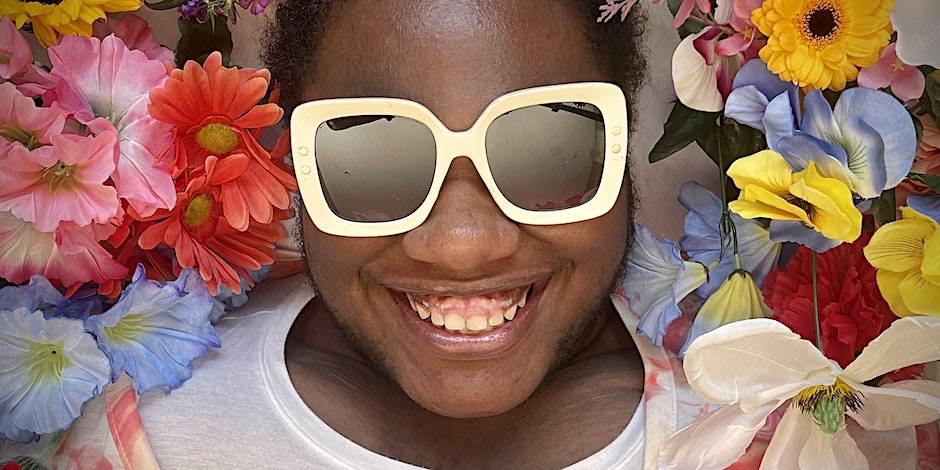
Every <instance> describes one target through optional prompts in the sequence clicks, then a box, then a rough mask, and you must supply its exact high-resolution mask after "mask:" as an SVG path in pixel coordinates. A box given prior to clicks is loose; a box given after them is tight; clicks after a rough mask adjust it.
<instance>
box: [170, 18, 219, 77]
mask: <svg viewBox="0 0 940 470" xmlns="http://www.w3.org/2000/svg"><path fill="white" fill-rule="evenodd" d="M176 24H177V26H178V27H179V30H180V40H179V42H178V43H177V45H176V63H177V64H178V65H179V66H180V67H182V66H183V64H185V63H186V61H188V60H195V61H196V62H199V63H200V64H201V63H203V62H205V61H206V58H207V57H209V54H211V53H212V52H214V51H219V52H221V53H222V63H223V64H228V63H230V62H231V57H232V47H233V46H232V33H231V31H229V29H228V23H226V22H224V21H207V22H205V23H199V22H196V21H190V20H184V19H183V18H179V20H177V22H176Z"/></svg>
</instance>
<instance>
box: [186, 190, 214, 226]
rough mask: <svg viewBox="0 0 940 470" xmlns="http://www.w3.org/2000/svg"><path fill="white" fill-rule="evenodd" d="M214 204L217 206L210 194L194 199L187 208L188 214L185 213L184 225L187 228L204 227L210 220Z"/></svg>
mask: <svg viewBox="0 0 940 470" xmlns="http://www.w3.org/2000/svg"><path fill="white" fill-rule="evenodd" d="M213 204H215V201H214V200H213V199H212V196H210V195H208V194H200V195H198V196H196V197H194V198H193V199H192V200H191V201H189V205H187V206H186V212H184V213H183V223H184V224H186V226H187V227H198V226H200V225H202V223H203V222H205V221H206V219H208V218H209V214H210V213H211V212H212V206H213Z"/></svg>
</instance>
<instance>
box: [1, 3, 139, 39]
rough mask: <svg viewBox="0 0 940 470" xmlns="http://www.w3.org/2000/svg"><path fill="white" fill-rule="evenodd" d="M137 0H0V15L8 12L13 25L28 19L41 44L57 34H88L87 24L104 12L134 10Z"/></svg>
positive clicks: (101, 15) (22, 23)
mask: <svg viewBox="0 0 940 470" xmlns="http://www.w3.org/2000/svg"><path fill="white" fill-rule="evenodd" d="M140 7H141V0H43V1H31V2H24V1H22V0H0V16H9V17H10V19H12V20H13V22H14V23H15V24H16V27H17V28H22V27H23V25H25V24H27V23H29V24H30V25H32V28H33V33H35V34H36V39H37V40H38V41H39V43H40V44H42V45H43V46H44V47H49V46H51V45H52V44H54V43H55V41H56V39H57V38H58V37H59V36H64V35H66V34H80V35H82V36H91V24H92V23H94V22H95V21H96V20H98V19H101V18H105V15H106V14H107V13H117V12H122V11H135V10H137V9H138V8H140Z"/></svg>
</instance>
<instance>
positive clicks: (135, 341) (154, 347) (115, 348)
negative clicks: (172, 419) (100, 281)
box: [85, 266, 221, 394]
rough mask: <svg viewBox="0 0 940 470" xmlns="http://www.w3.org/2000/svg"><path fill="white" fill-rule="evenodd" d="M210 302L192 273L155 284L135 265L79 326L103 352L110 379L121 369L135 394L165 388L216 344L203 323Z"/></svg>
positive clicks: (186, 375)
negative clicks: (106, 303) (117, 290)
mask: <svg viewBox="0 0 940 470" xmlns="http://www.w3.org/2000/svg"><path fill="white" fill-rule="evenodd" d="M212 306H213V302H212V298H211V297H210V296H209V292H208V290H207V289H206V284H205V283H204V282H203V281H202V279H200V278H199V276H198V275H197V274H196V273H195V272H194V271H192V270H189V269H187V270H183V271H182V272H181V273H180V276H179V278H178V279H177V280H176V281H174V282H169V283H166V284H161V283H159V282H156V281H151V280H149V279H147V278H146V273H145V272H144V268H143V267H142V266H138V267H137V270H136V271H135V272H134V278H133V280H132V281H131V283H130V285H128V286H127V288H126V289H125V290H124V293H122V294H121V298H120V299H119V300H118V301H117V303H116V304H114V306H113V307H111V308H110V309H109V310H108V311H107V312H105V313H103V314H101V315H93V316H91V317H88V319H87V320H85V328H87V329H88V331H90V332H91V333H92V334H94V335H95V338H97V340H98V346H99V347H100V348H101V350H102V351H104V353H105V354H106V355H107V356H108V360H109V361H110V364H111V380H112V381H115V380H117V379H118V377H120V375H121V374H122V373H124V372H126V373H127V375H129V376H130V377H131V379H132V380H133V382H134V387H135V388H136V389H137V393H138V394H142V393H144V392H146V391H148V390H150V389H152V388H157V387H161V388H163V389H164V390H165V391H167V392H169V391H170V390H173V389H175V388H177V387H179V386H180V385H182V384H183V382H185V381H186V380H188V379H189V378H190V377H192V373H193V368H192V362H193V360H195V359H196V358H199V357H202V356H203V355H205V353H206V351H208V350H209V348H210V347H213V348H217V347H219V346H220V345H221V344H220V342H219V337H218V335H216V333H215V330H214V329H213V328H212V325H210V324H209V313H210V312H211V311H212Z"/></svg>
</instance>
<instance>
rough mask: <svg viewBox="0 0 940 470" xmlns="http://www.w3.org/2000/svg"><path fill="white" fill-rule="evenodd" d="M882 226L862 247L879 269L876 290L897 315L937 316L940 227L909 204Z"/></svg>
mask: <svg viewBox="0 0 940 470" xmlns="http://www.w3.org/2000/svg"><path fill="white" fill-rule="evenodd" d="M901 216H902V219H900V220H897V221H894V222H891V223H888V224H885V225H883V226H882V227H881V228H879V229H878V231H877V232H875V234H874V235H873V236H872V237H871V241H870V242H868V246H866V247H865V258H867V259H868V262H869V263H871V265H872V266H874V267H875V268H877V269H878V289H880V290H881V295H882V296H883V297H884V298H885V300H886V301H887V302H888V305H889V306H890V307H891V310H893V311H894V313H895V314H896V315H898V316H900V317H906V316H912V315H930V316H934V317H940V226H938V225H937V222H936V221H935V220H933V219H931V218H930V217H927V216H925V215H924V214H921V213H920V212H917V211H916V210H914V209H912V208H910V207H902V208H901Z"/></svg>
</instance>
